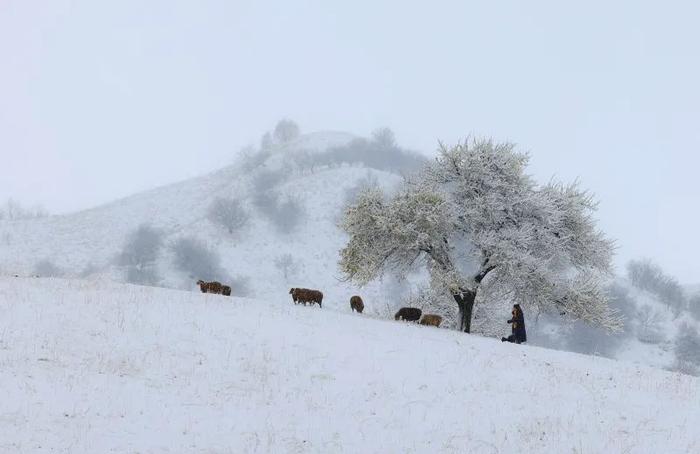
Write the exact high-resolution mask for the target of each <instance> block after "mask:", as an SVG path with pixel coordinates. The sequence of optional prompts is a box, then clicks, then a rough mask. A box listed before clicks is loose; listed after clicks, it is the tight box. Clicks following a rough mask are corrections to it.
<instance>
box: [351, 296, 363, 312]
mask: <svg viewBox="0 0 700 454" xmlns="http://www.w3.org/2000/svg"><path fill="white" fill-rule="evenodd" d="M350 309H352V310H353V311H357V312H359V313H360V314H361V313H362V311H363V310H365V303H363V302H362V298H360V297H359V296H357V295H355V296H353V297H352V298H350Z"/></svg>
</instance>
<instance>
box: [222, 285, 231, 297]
mask: <svg viewBox="0 0 700 454" xmlns="http://www.w3.org/2000/svg"><path fill="white" fill-rule="evenodd" d="M221 294H222V295H224V296H231V287H230V286H228V285H222V286H221Z"/></svg>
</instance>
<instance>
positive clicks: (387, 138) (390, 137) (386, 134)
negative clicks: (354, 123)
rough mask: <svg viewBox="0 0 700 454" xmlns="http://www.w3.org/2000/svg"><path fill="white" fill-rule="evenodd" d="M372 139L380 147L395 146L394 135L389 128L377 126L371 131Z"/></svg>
mask: <svg viewBox="0 0 700 454" xmlns="http://www.w3.org/2000/svg"><path fill="white" fill-rule="evenodd" d="M372 141H373V142H374V143H375V144H377V145H378V146H379V147H380V148H393V147H396V136H395V135H394V131H392V130H391V129H389V128H379V129H377V130H375V131H374V132H373V133H372Z"/></svg>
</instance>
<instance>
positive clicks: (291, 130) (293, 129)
mask: <svg viewBox="0 0 700 454" xmlns="http://www.w3.org/2000/svg"><path fill="white" fill-rule="evenodd" d="M273 134H274V136H275V140H276V141H277V143H287V142H291V141H292V140H294V139H296V138H297V137H299V125H297V124H296V123H295V122H293V121H292V120H289V119H287V118H285V119H282V120H280V121H279V122H277V126H275V131H274V133H273Z"/></svg>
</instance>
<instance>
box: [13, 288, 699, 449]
mask: <svg viewBox="0 0 700 454" xmlns="http://www.w3.org/2000/svg"><path fill="white" fill-rule="evenodd" d="M0 313H2V314H3V316H2V317H1V318H0V336H1V337H0V364H2V367H0V386H2V389H4V390H5V396H6V397H5V398H4V400H3V404H2V406H0V451H3V452H149V453H150V452H154V453H155V452H178V453H213V452H236V453H238V452H260V453H265V452H318V453H330V452H334V453H335V452H348V453H354V452H376V453H394V452H396V453H411V452H414V453H418V452H455V453H456V452H477V453H482V452H483V453H498V452H557V453H560V452H569V453H590V452H628V453H646V452H665V453H686V452H698V450H700V435H699V432H698V431H697V430H696V428H697V427H698V426H699V425H700V410H699V408H700V407H699V406H698V403H699V402H700V395H699V394H698V393H699V390H700V381H698V379H695V378H692V377H688V376H683V375H679V374H673V373H668V372H664V371H660V370H654V369H650V368H646V367H636V366H632V365H625V364H624V363H616V362H614V361H609V360H606V359H602V358H594V357H587V356H582V355H577V354H571V353H563V352H557V351H552V350H546V349H540V348H536V347H526V346H515V345H509V344H508V345H504V344H502V343H500V342H498V341H495V340H493V339H486V338H479V337H476V336H468V335H464V334H460V333H456V332H452V331H447V330H440V329H434V328H430V327H421V326H415V325H409V324H405V323H400V322H394V321H385V320H375V319H371V318H370V317H367V316H360V315H350V314H347V313H340V312H337V311H334V310H331V309H326V308H324V309H318V308H317V307H314V308H311V307H303V306H294V305H293V304H291V302H289V301H288V300H287V298H284V299H279V300H278V299H275V300H266V301H262V300H252V299H241V298H225V297H220V296H213V295H202V294H198V293H195V292H180V291H175V290H165V289H156V288H149V287H137V286H128V285H121V284H114V283H110V282H105V281H99V280H98V281H71V280H58V279H21V278H0Z"/></svg>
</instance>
